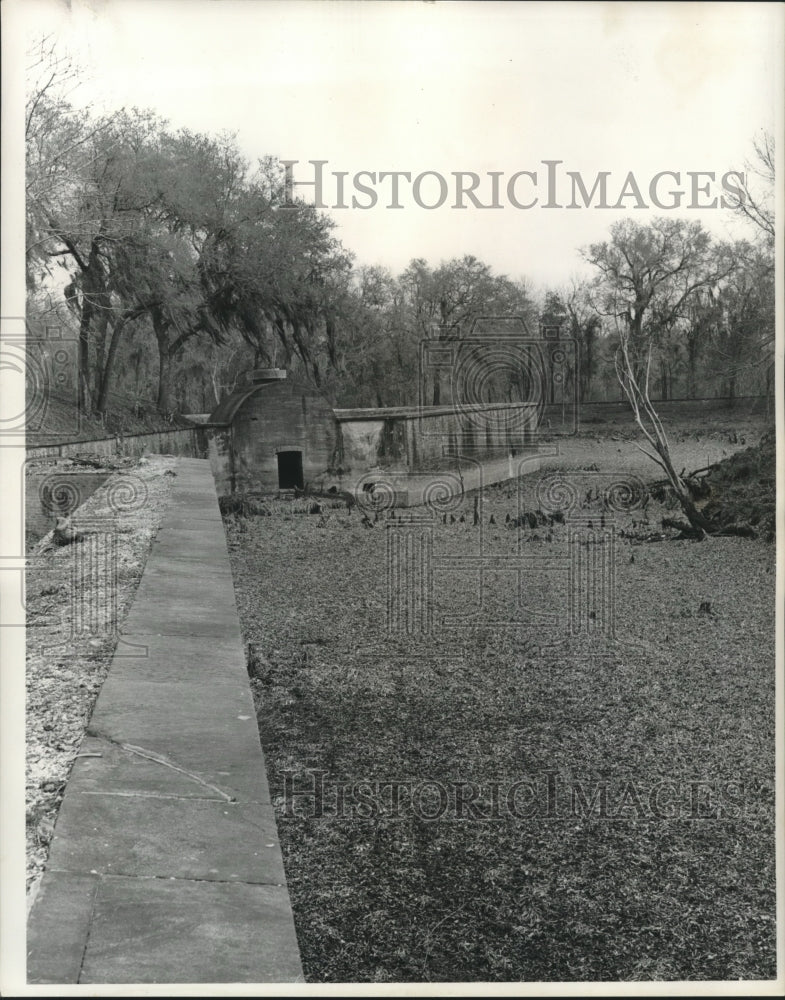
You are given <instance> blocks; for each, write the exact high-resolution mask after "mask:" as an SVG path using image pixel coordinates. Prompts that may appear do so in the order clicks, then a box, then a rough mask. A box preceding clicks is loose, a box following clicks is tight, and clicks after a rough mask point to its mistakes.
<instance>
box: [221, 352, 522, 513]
mask: <svg viewBox="0 0 785 1000" xmlns="http://www.w3.org/2000/svg"><path fill="white" fill-rule="evenodd" d="M538 418H539V411H538V409H537V407H535V405H534V404H528V403H488V404H482V405H474V406H466V407H460V406H453V405H450V406H425V407H388V408H382V409H351V410H350V409H342V410H333V409H332V408H331V407H330V405H329V404H328V403H327V401H326V400H325V399H323V398H322V397H321V396H319V395H318V394H317V393H315V392H313V391H310V390H305V389H302V388H299V387H297V386H295V385H293V384H291V383H289V382H288V381H287V380H286V378H285V373H284V372H281V371H279V370H278V369H271V370H265V371H262V372H259V373H252V377H251V379H250V380H249V382H248V383H247V384H246V385H245V386H243V387H242V388H241V389H239V390H238V391H237V392H235V393H233V394H232V395H231V396H229V397H228V398H227V399H226V400H224V401H223V402H222V403H221V404H220V405H219V406H218V407H217V408H216V409H215V410H214V411H213V413H212V414H211V415H210V419H209V426H210V428H211V440H210V445H209V449H210V450H209V454H210V461H211V464H212V468H213V473H214V475H215V479H216V484H217V488H218V493H219V494H220V495H226V494H229V493H234V492H271V491H273V492H274V491H276V490H287V489H295V488H298V489H303V488H306V487H310V488H313V489H318V490H328V489H331V488H332V489H337V490H341V491H349V492H353V493H355V494H360V495H362V494H363V493H365V492H367V491H368V490H369V489H371V488H373V486H374V485H378V484H379V483H381V482H383V483H384V484H385V488H387V489H390V490H392V491H393V492H394V493H395V495H396V503H397V504H398V505H400V506H407V505H410V504H418V503H422V502H423V497H424V495H425V493H426V492H427V490H428V488H429V486H431V485H433V484H434V483H436V482H439V483H440V484H441V486H440V489H442V490H444V489H448V490H449V491H450V492H454V491H455V489H459V490H462V491H463V490H469V489H476V488H478V487H480V486H482V485H488V484H489V483H494V482H499V481H502V480H505V479H509V478H513V477H515V476H517V475H519V474H520V472H519V468H520V465H521V462H522V461H523V460H524V459H526V460H527V464H526V471H534V469H535V468H536V465H534V464H532V460H533V459H534V456H535V455H536V452H535V449H534V447H533V441H534V429H535V428H534V423H535V421H536V420H537V419H538ZM456 484H457V486H456Z"/></svg>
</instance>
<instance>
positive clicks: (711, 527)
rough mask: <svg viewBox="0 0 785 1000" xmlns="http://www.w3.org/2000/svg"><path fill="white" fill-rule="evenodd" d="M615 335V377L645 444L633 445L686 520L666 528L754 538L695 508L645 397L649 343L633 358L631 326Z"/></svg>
mask: <svg viewBox="0 0 785 1000" xmlns="http://www.w3.org/2000/svg"><path fill="white" fill-rule="evenodd" d="M618 334H619V347H618V350H617V352H616V375H617V377H618V379H619V382H620V384H621V387H622V389H623V390H624V394H625V396H626V397H627V399H628V400H629V403H630V406H631V407H632V411H633V414H634V416H635V422H636V423H637V425H638V427H639V428H640V429H641V431H642V432H643V436H644V437H645V438H646V441H647V442H648V445H649V447H648V448H646V447H644V446H643V445H641V444H637V443H636V447H637V448H639V449H640V451H642V452H643V454H644V455H646V456H648V457H649V458H650V459H651V460H652V461H653V462H656V463H657V465H659V467H660V468H661V469H662V470H663V471H664V473H665V475H666V478H667V480H668V482H669V483H670V485H671V488H672V489H673V492H674V494H675V496H676V499H677V500H678V501H679V505H680V506H681V509H682V511H683V512H684V514H685V516H686V517H687V520H688V521H689V527H688V526H687V525H686V524H681V523H679V522H676V521H671V522H669V526H671V527H677V528H681V529H682V531H685V533H690V534H693V535H694V536H696V537H697V538H700V539H703V538H706V537H708V536H709V535H716V534H723V535H745V536H754V534H755V532H754V530H753V529H752V528H751V527H750V526H749V525H745V524H731V525H719V524H715V523H714V522H712V521H710V520H709V519H708V518H707V517H705V516H704V515H703V513H702V512H701V511H700V510H699V509H698V507H697V505H696V503H695V499H694V497H693V489H694V485H693V484H691V482H690V481H689V479H690V477H685V475H684V472H683V471H682V472H681V473H678V472H677V471H676V467H675V465H674V464H673V459H672V457H671V453H670V445H669V443H668V436H667V434H666V433H665V428H664V426H663V424H662V421H661V420H660V418H659V415H658V414H657V411H656V410H655V409H654V407H653V406H652V402H651V399H650V398H649V373H650V370H651V356H652V342H651V341H649V345H648V348H647V349H646V353H645V356H644V357H643V358H640V357H638V358H636V357H634V352H633V350H632V349H631V343H630V341H631V324H630V323H629V322H627V323H625V324H623V325H621V326H620V327H619V330H618ZM639 372H642V375H639ZM664 523H668V522H664Z"/></svg>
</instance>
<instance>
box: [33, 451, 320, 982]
mask: <svg viewBox="0 0 785 1000" xmlns="http://www.w3.org/2000/svg"><path fill="white" fill-rule="evenodd" d="M122 635H123V643H122V644H121V646H119V647H118V652H117V653H115V658H114V660H113V663H112V666H111V669H110V672H109V676H108V677H107V679H106V681H105V683H104V685H103V687H102V689H101V693H100V695H99V698H98V701H97V703H96V707H95V710H94V712H93V715H92V718H91V720H90V724H89V726H88V730H87V735H86V736H85V739H84V741H83V744H82V747H81V750H80V753H79V756H78V757H77V759H76V762H75V764H74V767H73V771H72V773H71V776H70V778H69V781H68V786H67V789H66V794H65V798H64V800H63V804H62V807H61V809H60V813H59V815H58V818H57V823H56V826H55V833H54V839H53V841H52V845H51V850H50V855H49V863H48V865H47V870H46V872H45V874H44V878H43V880H42V883H41V887H40V890H39V893H38V896H37V898H36V900H35V903H34V905H33V908H32V911H31V914H30V919H29V923H28V939H27V943H28V982H29V983H58V984H86V983H226V982H237V983H266V982H297V981H302V970H301V965H300V957H299V950H298V946H297V938H296V935H295V929H294V922H293V919H292V912H291V907H290V903H289V894H288V891H287V888H286V882H285V878H284V870H283V863H282V859H281V851H280V847H279V843H278V836H277V831H276V824H275V813H274V810H273V806H272V804H271V802H270V794H269V790H268V786H267V779H266V774H265V765H264V759H263V756H262V750H261V747H260V744H259V733H258V729H257V723H256V717H255V712H254V706H253V701H252V698H251V692H250V687H249V682H248V674H247V672H246V665H245V656H244V651H243V645H242V639H241V632H240V623H239V620H238V617H237V610H236V607H235V600H234V588H233V585H232V576H231V570H230V565H229V557H228V553H227V549H226V540H225V537H224V532H223V525H222V522H221V515H220V512H219V509H218V503H217V498H216V493H215V486H214V484H213V479H212V476H211V474H210V468H209V465H208V463H207V462H206V461H203V460H202V461H200V460H194V459H181V460H180V461H179V462H178V464H177V478H176V479H175V481H174V486H173V494H172V501H171V506H170V508H169V510H168V511H167V512H166V514H165V515H164V519H163V522H162V524H161V527H160V529H159V531H158V535H157V536H156V540H155V543H154V545H153V548H152V551H151V553H150V556H149V559H148V562H147V565H146V567H145V571H144V574H143V576H142V580H141V582H140V584H139V590H138V592H137V594H136V598H135V600H134V603H133V605H132V608H131V611H130V613H129V616H128V618H127V620H126V622H125V623H124V625H123V627H122ZM129 649H130V650H134V649H135V650H137V651H138V655H136V656H133V655H130V654H129Z"/></svg>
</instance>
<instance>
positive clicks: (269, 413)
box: [208, 368, 342, 495]
mask: <svg viewBox="0 0 785 1000" xmlns="http://www.w3.org/2000/svg"><path fill="white" fill-rule="evenodd" d="M208 422H209V424H210V426H211V430H212V435H211V440H210V462H211V465H212V469H213V474H214V475H215V480H216V486H217V488H218V493H219V495H226V494H229V493H236V492H250V493H252V492H260V493H274V492H276V491H278V490H294V489H300V490H302V489H306V488H310V489H316V490H318V489H323V488H325V486H326V485H329V484H331V483H333V482H335V480H336V478H337V477H339V476H340V472H341V471H342V470H340V456H341V438H340V430H339V427H338V423H337V421H336V419H335V415H334V413H333V410H332V407H331V406H330V404H329V403H328V402H327V400H326V399H324V397H323V396H321V395H319V394H318V393H317V392H315V391H313V390H311V389H308V388H306V387H303V386H300V385H297V384H296V383H295V382H293V381H291V380H289V379H287V377H286V372H285V371H283V370H282V369H280V368H265V369H259V370H256V371H253V372H250V373H249V375H248V376H247V381H246V383H245V384H244V385H243V386H241V387H240V388H239V389H237V390H236V391H235V392H233V393H232V394H231V395H230V396H228V397H227V398H226V399H224V400H223V401H222V402H221V403H219V405H218V406H217V407H216V408H215V410H213V412H212V413H211V414H210V417H209V421H208Z"/></svg>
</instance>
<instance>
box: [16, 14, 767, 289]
mask: <svg viewBox="0 0 785 1000" xmlns="http://www.w3.org/2000/svg"><path fill="white" fill-rule="evenodd" d="M24 12H25V13H24V17H25V20H26V23H27V28H28V30H29V32H30V34H31V36H33V37H35V35H36V34H40V32H41V31H46V32H50V33H52V34H53V35H54V36H55V37H56V38H57V40H58V42H59V44H60V45H61V47H62V48H63V50H67V51H69V52H70V53H71V54H72V55H73V57H74V58H75V60H76V61H77V62H78V63H79V64H80V65H81V66H82V67H83V68H84V83H83V85H82V86H81V88H80V89H79V91H77V93H75V94H74V95H73V96H74V100H75V101H78V102H81V103H84V104H90V105H93V106H94V107H95V109H96V110H102V111H108V110H112V109H114V108H118V107H121V106H123V105H126V106H133V105H136V106H138V107H150V108H153V109H155V110H156V111H157V112H159V113H160V114H161V115H162V116H164V117H165V118H167V119H168V120H169V121H170V123H171V124H172V125H173V126H175V127H180V126H187V127H189V128H191V129H194V130H200V131H205V132H210V133H217V132H220V131H223V130H226V131H229V132H234V133H236V135H237V141H238V143H239V145H240V147H241V148H242V150H243V151H244V152H245V153H246V155H247V156H248V157H249V158H251V159H253V158H255V157H258V156H262V155H264V154H272V155H275V156H278V157H279V158H281V159H288V160H297V161H299V166H298V167H296V168H295V170H294V178H295V180H300V179H302V180H308V179H313V168H311V167H310V166H309V165H308V163H307V161H308V160H312V159H320V160H326V161H328V163H327V166H326V167H325V168H324V169H325V171H326V173H327V175H328V176H327V180H328V181H330V177H329V174H330V173H331V172H332V171H347V172H348V173H349V179H348V180H347V182H346V183H347V185H349V199H348V200H349V202H351V194H352V190H351V183H352V180H351V179H352V177H353V175H354V174H356V173H357V172H359V171H362V170H367V171H371V172H376V173H377V174H378V172H380V171H396V170H397V171H408V172H410V173H411V174H412V177H415V176H416V175H417V174H419V173H422V172H424V171H436V172H439V173H440V174H442V175H444V176H445V178H446V179H447V180H448V182H449V197H448V200H447V201H446V202H445V204H444V206H443V207H441V208H437V209H434V210H426V209H424V208H421V207H419V206H418V205H417V203H416V201H415V199H414V197H413V195H412V188H411V185H408V184H406V183H403V184H402V187H401V196H400V202H401V203H402V204H403V208H402V209H400V210H393V209H389V208H387V207H386V205H387V203H388V202H389V201H390V195H389V192H390V187H389V183H390V182H389V181H387V182H385V183H384V184H382V182H380V181H377V184H376V190H377V194H378V199H379V200H378V204H377V205H376V207H374V208H372V209H368V210H363V209H360V208H351V207H350V208H347V209H337V210H333V211H332V213H331V214H332V215H333V217H334V218H335V219H336V221H337V222H338V224H339V227H340V229H339V233H338V235H339V236H340V238H341V239H342V241H343V243H344V244H345V245H346V246H347V247H348V248H349V249H350V250H352V251H353V252H354V253H355V254H356V257H357V260H358V262H360V263H380V264H385V265H387V266H389V267H391V268H392V269H393V270H394V271H398V270H400V269H402V268H403V267H405V265H406V264H407V263H408V261H409V260H410V259H411V258H412V257H415V256H421V257H425V258H427V259H428V260H430V261H432V262H433V263H437V262H438V261H439V260H441V259H444V258H448V257H452V256H456V255H459V254H463V253H473V254H474V255H476V256H478V257H480V258H482V259H483V260H485V261H487V262H488V263H490V264H491V265H492V266H493V267H494V268H495V269H496V270H497V271H501V272H504V273H508V274H510V275H511V276H513V277H520V276H524V275H525V276H527V277H529V278H530V279H532V280H533V281H535V282H536V283H538V284H540V285H542V284H544V283H560V282H563V281H566V280H567V279H568V278H569V277H570V275H571V274H576V273H578V272H579V270H580V268H581V266H582V265H581V262H580V258H579V257H578V254H577V252H576V249H577V248H578V247H580V246H581V245H584V244H586V243H588V242H589V241H592V240H598V239H602V238H603V237H604V235H605V234H606V233H607V229H608V227H609V226H610V224H611V222H612V221H613V220H614V219H615V218H619V217H621V216H628V217H630V216H632V217H634V218H636V219H637V220H639V221H644V222H645V221H647V220H649V219H651V218H652V217H653V216H654V215H655V214H676V213H673V212H671V213H664V212H662V211H658V210H657V208H656V207H654V206H651V207H647V208H633V205H634V204H635V203H636V198H635V197H634V196H631V197H629V198H627V199H626V200H625V201H624V202H623V204H625V205H626V206H627V207H626V209H623V210H618V211H614V210H612V209H607V210H601V209H596V208H579V209H575V210H569V209H567V208H558V209H545V208H543V207H541V206H542V202H543V201H545V200H546V199H547V192H546V190H545V171H546V168H545V167H544V165H543V161H544V160H562V161H563V164H562V166H561V167H560V168H559V170H561V171H567V170H570V171H575V172H579V173H580V175H581V177H582V178H583V179H584V180H585V182H586V184H587V187H588V188H589V189H590V188H591V185H592V183H593V181H594V178H595V175H596V174H597V172H598V171H610V172H611V176H610V177H609V178H608V192H609V194H608V200H609V202H610V203H611V204H613V203H615V202H616V201H617V200H618V196H619V194H620V192H621V188H622V185H623V182H624V179H625V176H626V175H627V173H628V172H630V171H632V173H633V175H634V177H635V179H636V181H637V183H638V185H639V187H640V189H641V191H642V193H643V196H644V200H645V201H646V202H647V203H648V202H649V195H648V185H649V182H650V180H651V178H652V176H653V175H654V174H656V173H657V172H659V171H663V170H672V171H676V172H681V174H682V177H681V185H679V184H676V183H675V182H673V183H670V186H669V184H668V183H663V185H662V186H661V188H660V191H661V195H660V197H661V198H664V195H665V193H667V191H668V190H670V189H672V188H679V187H680V188H681V189H682V190H684V191H685V192H686V193H685V197H684V202H683V203H684V204H688V203H689V202H690V200H691V192H690V180H689V178H688V177H687V176H686V173H687V172H688V171H713V172H714V173H715V174H716V176H717V181H716V184H714V185H712V187H711V190H710V191H709V192H708V193H707V194H706V195H705V196H703V195H701V196H700V198H701V200H711V198H712V197H713V196H715V195H720V196H721V195H722V193H723V192H722V190H721V187H720V178H721V176H722V175H723V174H724V173H725V172H726V171H728V170H731V169H734V168H742V169H743V167H744V161H745V159H746V158H748V157H749V156H750V155H751V140H752V138H753V136H754V135H755V134H756V132H758V131H759V130H760V129H762V128H768V129H774V128H775V124H776V121H775V100H776V95H777V94H778V87H779V86H780V85H781V84H780V83H779V82H778V80H777V73H778V68H777V67H778V62H780V61H781V60H782V44H783V41H782V31H781V24H782V8H781V7H780V5H778V4H760V5H758V4H752V3H741V4H724V3H702V4H688V3H676V4H655V3H634V4H623V3H622V4H616V3H612V4H596V5H595V4H552V3H551V4H545V3H543V4H537V3H532V4H528V3H521V4H512V3H501V4H495V3H487V2H485V3H479V2H477V3H441V2H440V3H416V2H412V3H375V2H326V3H310V2H302V3H298V2H296V0H295V2H292V0H287V2H276V0H171V2H167V0H89V2H88V0H71V2H70V3H69V2H63V0H27V2H26V3H25V5H24ZM521 170H528V171H532V172H537V175H538V181H537V185H536V190H535V186H534V183H533V181H532V180H531V179H530V178H526V177H523V178H521V179H520V180H519V182H518V185H517V186H516V188H515V189H514V191H515V194H516V196H517V198H518V200H519V201H521V202H528V201H530V200H531V199H532V198H533V197H535V196H539V198H540V203H539V204H538V205H537V206H535V207H534V208H532V209H527V210H520V209H516V208H515V207H513V205H512V204H511V202H510V200H509V199H508V197H507V194H506V187H505V185H506V183H507V180H508V179H509V177H510V176H511V175H512V174H514V173H515V172H516V171H521ZM454 171H472V172H474V173H477V174H479V175H481V184H480V186H479V187H478V188H477V194H478V196H479V198H480V201H481V202H482V203H488V202H489V201H490V200H491V198H490V196H491V189H490V183H491V180H490V178H489V177H488V176H487V174H488V172H489V171H498V172H501V173H502V175H503V176H502V178H501V181H500V184H501V187H500V197H499V201H500V203H501V204H502V205H503V207H502V208H501V209H498V210H491V209H486V210H482V209H478V208H475V207H468V208H467V209H465V210H463V211H461V210H457V209H455V208H452V207H450V206H451V205H452V204H453V203H454V201H455V194H454V189H455V182H454V180H452V179H450V174H451V173H452V172H454ZM560 176H563V175H560ZM365 183H366V184H368V183H369V182H368V179H367V178H366V179H365ZM701 183H705V179H704V181H703V182H701ZM527 185H528V186H527ZM299 190H300V192H301V193H303V195H304V196H308V197H310V194H309V192H310V190H311V189H306V188H302V189H299ZM563 190H564V191H565V192H566V198H564V199H562V201H563V202H565V203H569V201H570V185H569V183H568V184H567V187H566V188H564V189H563ZM325 191H326V200H328V201H329V203H330V204H332V203H334V200H335V182H334V181H332V182H331V183H327V184H326V186H325ZM355 193H356V192H355ZM438 195H439V185H438V181H436V180H435V179H434V178H430V180H428V181H427V182H426V181H423V186H422V188H421V189H420V200H421V201H422V202H424V203H432V202H434V201H435V200H436V199H437V196H438ZM366 202H367V199H366V201H364V202H363V203H366ZM684 214H685V215H687V216H689V217H691V218H700V219H701V220H702V221H703V222H704V223H705V224H706V225H707V226H708V227H710V228H712V229H713V230H714V231H716V232H717V233H718V234H719V235H730V234H733V233H735V234H743V232H744V230H743V229H742V230H739V229H738V228H737V227H736V226H735V225H733V224H732V223H731V221H730V220H729V213H728V212H727V211H722V210H720V209H714V210H712V209H705V210H700V209H688V210H686V211H684Z"/></svg>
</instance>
